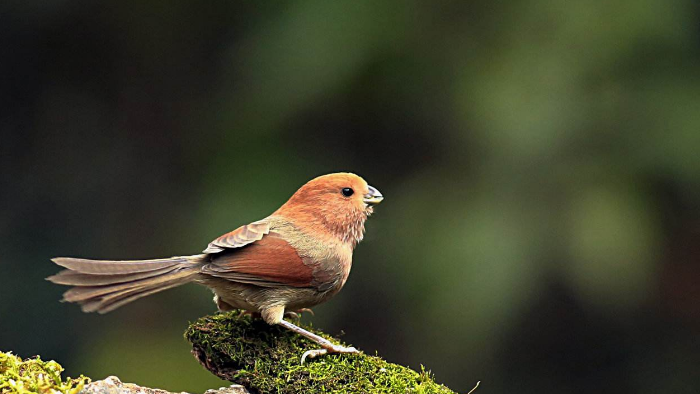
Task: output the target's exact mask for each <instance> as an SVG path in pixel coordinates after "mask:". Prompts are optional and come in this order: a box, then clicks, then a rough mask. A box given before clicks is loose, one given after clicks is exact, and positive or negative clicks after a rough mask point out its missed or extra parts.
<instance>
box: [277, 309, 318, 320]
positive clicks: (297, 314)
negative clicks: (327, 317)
mask: <svg viewBox="0 0 700 394" xmlns="http://www.w3.org/2000/svg"><path fill="white" fill-rule="evenodd" d="M303 312H308V313H310V314H311V316H316V315H315V314H314V311H312V310H311V309H309V308H301V309H296V310H293V311H286V312H284V317H286V318H290V319H294V320H299V319H301V314H302V313H303Z"/></svg>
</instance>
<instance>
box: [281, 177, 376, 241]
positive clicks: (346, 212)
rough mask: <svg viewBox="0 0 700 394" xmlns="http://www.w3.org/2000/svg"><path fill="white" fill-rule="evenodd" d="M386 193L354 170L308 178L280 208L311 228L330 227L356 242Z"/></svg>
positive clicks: (327, 229) (283, 212) (304, 225)
mask: <svg viewBox="0 0 700 394" xmlns="http://www.w3.org/2000/svg"><path fill="white" fill-rule="evenodd" d="M383 199H384V197H383V196H382V194H381V193H380V192H379V190H377V189H375V188H373V187H372V186H370V185H368V184H367V182H365V180H364V179H362V177H360V176H357V175H355V174H351V173H336V174H328V175H322V176H319V177H317V178H314V179H312V180H310V181H309V182H307V183H306V184H305V185H304V186H302V187H301V188H299V190H297V192H296V193H294V195H293V196H292V197H291V198H290V199H289V201H287V202H286V203H285V204H284V205H283V206H282V207H281V208H280V209H279V211H278V214H280V215H283V216H285V217H287V218H289V219H292V220H293V221H295V222H297V223H299V224H300V225H302V226H303V227H305V228H307V229H313V230H322V229H323V230H326V231H328V232H330V233H331V234H333V235H334V236H336V237H338V238H340V239H341V240H342V241H343V242H351V243H352V244H353V246H354V245H355V244H357V243H358V242H359V241H361V240H362V236H363V233H364V230H365V220H367V217H369V215H371V214H372V212H373V206H374V205H376V204H379V203H380V202H381V201H382V200H383Z"/></svg>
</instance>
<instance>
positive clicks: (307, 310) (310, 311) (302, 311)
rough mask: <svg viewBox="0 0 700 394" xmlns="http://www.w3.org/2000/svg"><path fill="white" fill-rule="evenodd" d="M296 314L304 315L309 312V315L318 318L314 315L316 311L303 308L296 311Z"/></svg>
mask: <svg viewBox="0 0 700 394" xmlns="http://www.w3.org/2000/svg"><path fill="white" fill-rule="evenodd" d="M294 312H296V313H299V314H301V313H304V312H307V313H310V314H311V316H316V314H315V313H314V311H312V310H311V309H310V308H301V309H297V310H295V311H294Z"/></svg>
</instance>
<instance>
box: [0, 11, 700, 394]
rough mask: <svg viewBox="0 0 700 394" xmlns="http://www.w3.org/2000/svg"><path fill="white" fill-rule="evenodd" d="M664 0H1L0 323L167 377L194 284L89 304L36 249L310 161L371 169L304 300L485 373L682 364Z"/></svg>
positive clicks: (455, 378)
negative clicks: (65, 299)
mask: <svg viewBox="0 0 700 394" xmlns="http://www.w3.org/2000/svg"><path fill="white" fill-rule="evenodd" d="M699 9H700V7H698V5H697V4H696V3H694V2H690V1H680V0H678V1H669V0H645V1H603V0H597V1H586V2H567V3H565V2H557V1H553V0H528V1H507V2H506V1H503V2H500V1H496V2H482V3H474V2H462V1H452V2H449V1H447V2H416V1H383V2H369V1H367V2H365V1H353V2H328V1H303V2H231V1H208V2H197V1H169V2H165V1H123V2H93V1H71V0H64V1H55V2H38V1H19V0H16V1H4V2H2V3H1V4H0V51H2V52H1V53H0V133H1V135H0V251H1V254H0V268H1V270H0V350H4V351H8V350H11V351H13V352H15V353H16V354H19V355H21V356H23V357H29V356H32V355H36V354H40V355H42V357H44V358H45V359H56V360H58V361H59V362H61V363H62V364H64V366H66V368H67V373H68V374H69V375H73V376H75V375H77V374H79V373H85V374H87V375H89V376H91V377H93V378H103V377H105V376H107V375H109V374H115V375H118V376H119V377H120V378H122V380H124V381H133V382H137V383H140V384H144V385H151V386H157V387H162V388H166V389H169V390H174V391H181V390H188V391H192V392H195V393H197V392H203V391H204V390H205V389H207V388H215V387H219V386H221V385H223V384H225V382H222V381H219V380H218V379H215V378H214V377H212V376H210V375H209V374H208V372H206V371H204V370H203V369H202V368H201V367H200V366H199V365H198V364H197V363H196V361H195V360H194V359H193V357H192V356H190V354H189V347H188V344H187V343H186V342H185V341H184V339H183V338H182V333H183V331H184V329H185V328H186V326H187V323H188V321H192V320H194V319H196V318H197V317H199V316H202V315H204V314H208V313H212V312H213V311H214V305H213V303H212V302H211V294H210V293H209V292H208V291H207V290H206V289H204V288H200V287H197V286H194V285H190V286H185V287H183V288H179V289H176V290H172V291H168V292H165V293H161V294H158V295H156V296H153V297H150V298H148V299H144V300H141V301H139V302H137V303H134V304H132V305H129V306H128V307H125V308H123V309H120V310H118V311H115V312H113V313H111V314H108V315H105V316H100V315H92V314H91V315H88V314H83V313H81V312H80V310H79V308H78V307H76V306H74V305H69V304H61V303H59V302H58V300H59V299H60V295H61V292H62V291H63V290H65V289H64V288H61V287H60V286H56V285H52V284H50V283H48V282H46V281H44V280H43V278H44V277H46V276H48V275H51V274H53V273H55V272H56V271H57V267H56V266H54V265H53V264H52V263H51V262H50V261H49V258H50V257H53V256H59V255H64V256H81V257H93V258H111V259H123V258H148V257H167V256H172V255H179V254H190V253H196V252H199V251H200V250H202V249H203V248H204V247H205V246H206V244H207V243H208V242H209V241H210V240H212V239H213V238H215V237H217V236H218V235H220V234H222V233H224V232H226V231H229V230H231V229H233V228H236V227H238V226H239V225H241V224H245V223H248V222H250V221H253V220H257V219H260V218H262V217H264V216H266V215H268V214H269V213H271V212H272V211H273V210H274V209H276V208H277V207H278V206H279V205H281V204H282V203H283V202H284V201H285V200H286V199H287V198H288V197H289V196H290V195H291V194H292V193H293V192H294V191H295V190H296V189H297V188H298V187H299V186H300V185H302V184H303V183H304V182H306V181H307V180H309V179H311V178H312V177H315V176H317V175H320V174H324V173H328V172H334V171H352V172H356V173H358V174H360V175H362V176H363V177H365V179H367V180H368V182H369V183H370V184H372V185H374V186H376V187H377V188H378V189H379V190H381V191H382V192H383V194H384V195H385V197H386V200H385V202H384V203H383V204H382V205H381V206H379V207H378V209H377V212H376V214H375V215H374V216H373V217H372V218H371V219H370V221H369V222H368V226H367V227H368V228H367V236H366V238H365V241H364V242H363V243H361V244H360V245H359V247H358V249H357V250H356V253H355V256H354V263H355V264H354V267H353V271H352V274H351V276H350V280H349V281H348V283H347V285H346V286H345V289H344V290H343V291H342V292H341V293H340V294H339V295H338V296H337V297H336V298H335V299H333V300H332V301H331V302H329V303H327V304H325V305H322V306H319V307H317V308H316V309H315V312H316V316H315V317H312V318H306V319H310V320H311V321H313V323H314V325H316V326H317V327H320V328H323V329H325V330H326V331H327V332H330V333H334V334H338V333H340V332H341V331H344V332H345V334H344V336H343V338H344V339H345V340H346V341H348V342H350V343H352V344H353V345H355V346H357V347H359V348H361V349H362V350H364V351H365V352H367V353H374V352H375V351H377V352H378V353H379V354H380V355H382V356H384V357H385V358H387V359H388V360H389V361H393V362H398V363H401V364H404V365H409V366H411V367H413V368H420V365H421V364H423V365H425V366H426V368H428V369H431V370H432V371H433V372H434V373H435V376H436V378H437V380H438V381H440V382H443V383H445V384H447V385H448V386H450V387H451V388H453V389H454V390H457V391H460V392H466V391H468V390H469V389H470V388H471V387H473V385H474V383H475V382H476V381H477V380H481V381H482V386H481V388H480V389H479V392H483V393H513V392H518V393H563V392H567V393H584V392H585V393H590V392H596V393H658V392H672V393H697V392H699V391H700V372H699V371H700V286H699V285H700V263H699V261H698V260H699V259H700V242H699V239H700V210H699V207H700V204H699V203H700V155H699V154H698V151H699V150H700V67H699V66H700V31H699V29H698V27H699V26H700V24H699V23H698V21H699V19H698V11H699Z"/></svg>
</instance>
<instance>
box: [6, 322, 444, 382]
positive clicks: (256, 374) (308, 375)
mask: <svg viewBox="0 0 700 394" xmlns="http://www.w3.org/2000/svg"><path fill="white" fill-rule="evenodd" d="M304 328H306V329H308V330H309V331H312V332H315V333H316V334H318V335H321V336H323V337H325V338H327V339H329V340H331V341H333V342H335V343H338V342H339V341H338V340H337V339H335V338H332V337H330V336H328V335H326V334H324V333H322V332H319V331H317V330H314V329H312V328H311V327H309V326H304ZM185 338H186V339H187V340H188V341H190V343H191V344H192V354H194V356H195V357H196V358H197V360H199V362H200V363H201V364H202V365H203V366H204V367H205V368H206V369H208V370H209V371H211V372H212V373H213V374H215V375H216V376H219V377H220V378H222V379H225V380H228V381H230V382H232V383H235V384H234V385H232V386H231V387H222V388H220V389H218V390H208V391H207V392H206V393H205V394H244V393H338V394H342V393H353V394H355V393H368V394H372V393H402V394H403V393H423V394H432V393H435V394H449V393H453V391H451V390H450V389H448V388H447V387H445V386H443V385H440V384H438V383H435V382H434V381H433V378H432V376H431V375H430V373H429V372H426V371H425V370H423V369H422V368H421V372H416V371H413V370H411V369H409V368H406V367H403V366H400V365H397V364H392V363H389V362H387V361H385V360H383V359H381V358H380V357H377V356H369V355H366V354H363V353H361V354H342V355H325V356H321V357H319V358H317V359H310V360H307V361H306V362H305V363H304V364H303V365H302V364H301V363H300V360H301V355H302V354H303V353H304V352H305V351H307V350H310V349H316V348H318V346H317V345H316V344H315V343H312V342H310V341H308V340H306V339H304V338H302V337H301V336H299V335H296V334H294V333H292V332H289V331H287V330H285V329H284V328H282V327H279V326H270V325H268V324H266V323H265V322H263V321H262V320H261V319H254V318H251V317H250V316H240V313H238V312H237V311H234V312H230V313H226V314H219V315H215V316H207V317H203V318H201V319H199V320H197V321H196V322H194V323H193V324H191V325H190V327H189V328H188V329H187V331H186V332H185ZM62 371H63V368H62V367H61V366H60V365H59V364H58V363H56V362H55V361H48V362H47V361H42V360H41V359H40V358H38V357H37V358H34V359H28V360H22V359H21V358H19V357H17V356H15V355H13V354H11V353H2V352H0V394H33V393H41V394H59V393H64V394H172V393H169V392H167V391H165V390H159V389H152V388H147V387H141V386H137V385H135V384H131V383H122V382H121V381H120V380H119V379H118V378H117V377H114V376H110V377H108V378H107V379H103V380H98V381H93V382H91V381H90V379H89V378H86V377H84V376H80V377H79V378H77V379H70V378H67V379H65V380H63V379H62V378H61V376H60V374H61V372H62ZM181 394H187V393H181Z"/></svg>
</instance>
